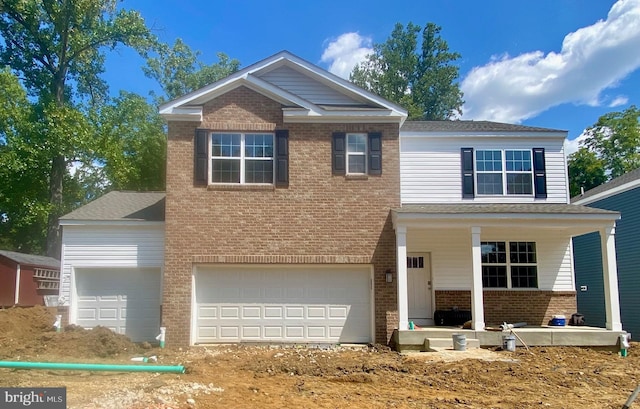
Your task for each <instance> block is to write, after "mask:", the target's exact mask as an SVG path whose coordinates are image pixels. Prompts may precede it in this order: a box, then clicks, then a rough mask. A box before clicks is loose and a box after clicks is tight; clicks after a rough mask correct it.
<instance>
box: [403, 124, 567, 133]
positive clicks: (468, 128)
mask: <svg viewBox="0 0 640 409" xmlns="http://www.w3.org/2000/svg"><path fill="white" fill-rule="evenodd" d="M400 131H401V132H566V131H563V130H559V129H549V128H539V127H535V126H525V125H514V124H505V123H501V122H490V121H406V122H405V123H404V124H403V125H402V128H400Z"/></svg>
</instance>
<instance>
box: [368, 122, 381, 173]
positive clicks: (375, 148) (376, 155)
mask: <svg viewBox="0 0 640 409" xmlns="http://www.w3.org/2000/svg"><path fill="white" fill-rule="evenodd" d="M369 174H370V175H381V174H382V134H381V133H380V132H370V133H369Z"/></svg>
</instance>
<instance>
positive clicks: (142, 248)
mask: <svg viewBox="0 0 640 409" xmlns="http://www.w3.org/2000/svg"><path fill="white" fill-rule="evenodd" d="M62 244H63V245H62V259H63V262H64V265H63V271H62V274H61V284H60V296H62V297H63V298H64V305H69V300H70V290H71V271H72V268H87V267H98V268H109V267H117V268H125V267H134V268H143V267H162V265H163V260H164V225H153V226H140V225H137V226H95V225H94V226H87V225H85V226H69V225H67V226H63V236H62Z"/></svg>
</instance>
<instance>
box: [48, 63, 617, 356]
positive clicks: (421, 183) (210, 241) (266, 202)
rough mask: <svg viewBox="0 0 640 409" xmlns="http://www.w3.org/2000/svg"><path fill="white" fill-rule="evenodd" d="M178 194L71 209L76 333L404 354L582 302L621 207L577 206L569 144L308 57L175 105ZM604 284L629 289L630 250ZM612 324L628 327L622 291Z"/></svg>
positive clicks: (70, 306) (538, 319) (69, 302)
mask: <svg viewBox="0 0 640 409" xmlns="http://www.w3.org/2000/svg"><path fill="white" fill-rule="evenodd" d="M160 113H161V114H162V115H163V116H164V117H165V118H166V119H167V122H168V129H169V134H168V146H167V186H166V193H149V192H147V193H136V192H111V193H109V194H107V195H105V196H103V197H102V198H100V199H98V200H96V201H94V202H92V203H90V204H88V205H86V206H84V207H82V208H80V209H78V210H76V211H74V212H72V213H70V214H68V215H66V216H64V217H63V218H61V220H60V223H61V224H62V225H63V248H62V258H63V260H62V267H63V269H62V271H63V274H62V283H61V287H62V290H61V301H62V302H63V305H64V308H65V309H66V310H67V311H68V317H69V321H70V322H72V323H75V324H79V325H83V326H87V327H91V326H95V325H104V326H108V327H111V328H113V329H115V330H117V331H120V332H123V333H126V334H128V335H130V336H131V337H132V338H133V339H135V340H142V339H152V338H153V337H154V336H155V335H156V334H157V333H158V331H159V330H158V329H159V327H160V326H161V325H162V326H165V327H166V329H167V342H168V343H172V344H180V345H187V344H201V343H220V342H245V341H248V342H252V341H269V342H296V343H338V342H339V343H354V342H355V343H367V342H379V343H385V344H386V343H388V342H389V341H390V339H391V337H392V334H393V333H394V331H397V330H399V331H403V330H406V329H407V328H408V326H409V322H410V321H412V322H414V323H415V324H417V325H430V324H432V323H433V312H434V311H435V310H437V309H448V308H450V307H453V306H457V307H459V308H462V309H469V310H470V311H471V314H472V317H473V318H472V326H473V327H474V328H475V329H478V330H481V329H483V328H484V326H485V323H487V322H489V323H492V322H502V321H512V320H518V321H525V320H526V321H528V322H529V323H531V324H534V325H540V324H543V323H544V321H545V320H547V319H549V318H550V316H551V315H553V314H562V313H565V314H568V313H571V312H573V311H574V310H575V303H576V302H575V285H574V280H573V270H572V254H571V237H572V236H574V235H577V234H582V233H585V232H591V231H600V232H601V233H602V234H603V241H602V243H603V244H602V246H603V247H602V248H603V251H604V253H606V254H607V255H611V254H613V253H612V252H614V251H615V249H614V247H613V246H614V242H613V226H614V224H615V220H616V218H617V217H618V214H617V213H615V212H609V211H602V210H598V209H592V208H584V207H581V206H574V205H569V204H568V199H567V196H568V191H567V176H566V163H565V157H564V151H563V141H564V138H565V136H566V132H563V131H556V130H549V129H541V128H531V127H523V126H516V125H505V124H496V123H487V122H473V121H452V122H450V121H442V122H405V120H406V111H405V110H404V109H402V108H401V107H399V106H397V105H395V104H393V103H390V102H388V101H386V100H384V99H382V98H380V97H378V96H375V95H373V94H370V93H368V92H366V91H364V90H362V89H360V88H358V87H356V86H354V85H353V84H351V83H349V82H348V81H345V80H342V79H340V78H338V77H336V76H334V75H332V74H330V73H328V72H326V71H324V70H322V69H320V68H318V67H317V66H315V65H313V64H310V63H309V62H307V61H304V60H302V59H300V58H298V57H296V56H294V55H292V54H290V53H288V52H281V53H278V54H276V55H274V56H272V57H269V58H267V59H265V60H263V61H261V62H258V63H256V64H254V65H252V66H249V67H247V68H245V69H243V70H241V71H239V72H237V73H235V74H232V75H231V76H229V77H227V78H225V79H223V80H221V81H218V82H216V83H214V84H211V85H209V86H207V87H204V88H202V89H200V90H197V91H195V92H193V93H190V94H188V95H185V96H183V97H181V98H179V99H177V100H174V101H171V102H169V103H167V104H165V105H163V106H162V107H161V108H160ZM605 259H606V261H605V262H603V276H604V279H605V280H609V281H615V280H616V276H615V258H614V257H605ZM610 296H611V299H612V302H611V303H610V307H611V308H610V309H609V310H610V311H609V313H610V315H608V318H609V319H608V321H607V327H608V328H610V329H613V330H619V329H620V328H619V326H620V324H619V322H620V319H619V311H618V310H619V309H618V308H617V304H616V302H617V293H616V292H615V291H614V289H613V287H611V288H610Z"/></svg>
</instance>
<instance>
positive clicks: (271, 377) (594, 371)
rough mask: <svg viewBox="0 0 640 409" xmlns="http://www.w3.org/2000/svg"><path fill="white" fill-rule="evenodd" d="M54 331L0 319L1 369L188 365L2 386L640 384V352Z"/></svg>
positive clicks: (416, 401) (520, 400) (343, 399)
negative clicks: (270, 342) (210, 340)
mask: <svg viewBox="0 0 640 409" xmlns="http://www.w3.org/2000/svg"><path fill="white" fill-rule="evenodd" d="M52 323H53V316H52V315H51V314H50V313H49V312H48V311H47V310H46V309H44V308H30V309H8V310H0V360H22V361H34V362H36V361H40V362H42V361H44V362H91V363H122V364H131V363H132V362H131V361H130V358H131V357H134V356H153V355H156V356H157V357H158V363H159V364H163V365H178V364H182V365H184V366H185V367H186V368H187V373H186V374H156V373H114V372H83V371H46V370H11V369H0V386H4V387H7V386H18V387H47V386H48V387H56V386H65V387H66V388H67V404H68V406H69V407H70V408H109V409H118V408H133V409H142V408H157V409H167V408H174V409H181V408H262V409H269V408H347V407H348V408H367V409H371V408H483V409H484V408H510V409H512V408H621V407H622V405H623V404H624V403H625V401H626V400H627V398H628V397H629V395H630V394H631V392H632V391H633V389H634V388H635V387H636V386H637V385H638V384H639V383H640V348H639V347H640V345H637V344H635V345H632V348H631V349H630V351H629V356H627V357H624V358H623V357H621V356H619V355H618V354H617V353H616V352H615V351H610V350H593V349H582V348H557V347H556V348H534V349H532V352H533V353H532V354H530V353H527V352H526V350H524V349H521V348H518V350H517V351H516V352H505V351H500V350H499V349H492V350H489V349H479V350H470V351H466V352H458V351H443V352H438V353H415V354H409V355H400V354H397V353H395V352H392V351H390V350H389V349H387V348H386V347H368V348H353V349H349V348H340V347H337V348H332V349H322V348H315V349H307V348H296V347H286V348H284V347H275V346H218V347H206V348H205V347H194V348H189V349H184V350H180V349H172V348H167V349H163V350H160V349H157V348H151V346H149V345H146V348H145V345H135V344H132V343H131V342H130V341H129V340H128V339H127V338H125V337H123V336H119V335H116V334H113V333H112V332H110V331H108V330H105V329H97V330H91V331H87V330H82V329H77V328H66V331H64V332H62V333H56V332H54V331H53V329H52V327H51V324H52ZM142 365H147V364H142ZM634 407H638V408H640V401H638V402H636V403H635V404H633V405H632V408H634Z"/></svg>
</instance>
